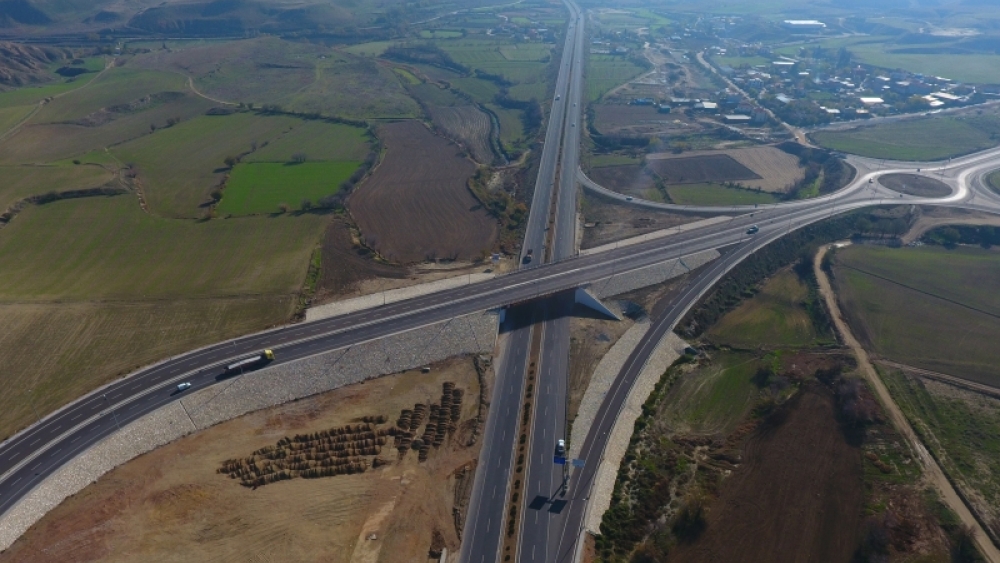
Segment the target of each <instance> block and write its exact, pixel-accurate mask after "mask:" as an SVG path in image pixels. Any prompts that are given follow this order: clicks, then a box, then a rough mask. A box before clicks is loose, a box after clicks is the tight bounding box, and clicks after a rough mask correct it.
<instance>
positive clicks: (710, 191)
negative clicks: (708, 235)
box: [667, 184, 779, 205]
mask: <svg viewBox="0 0 1000 563" xmlns="http://www.w3.org/2000/svg"><path fill="white" fill-rule="evenodd" d="M667 193H668V194H669V195H670V199H671V200H672V201H673V202H674V203H676V204H678V205H750V204H754V203H758V204H761V205H763V204H766V203H774V202H776V201H779V199H778V198H777V197H775V196H774V195H773V194H771V193H768V192H755V191H751V190H742V189H739V188H729V187H726V186H723V185H722V184H679V185H673V186H667Z"/></svg>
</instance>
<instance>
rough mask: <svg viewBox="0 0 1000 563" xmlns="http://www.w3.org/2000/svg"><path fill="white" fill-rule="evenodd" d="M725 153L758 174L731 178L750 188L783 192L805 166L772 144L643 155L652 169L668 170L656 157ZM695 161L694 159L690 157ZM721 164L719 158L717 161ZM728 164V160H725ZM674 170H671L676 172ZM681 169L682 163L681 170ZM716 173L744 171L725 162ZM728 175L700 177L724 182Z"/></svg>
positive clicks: (675, 158)
mask: <svg viewBox="0 0 1000 563" xmlns="http://www.w3.org/2000/svg"><path fill="white" fill-rule="evenodd" d="M702 156H707V157H712V158H713V159H714V158H718V157H728V158H731V159H733V160H735V161H736V162H737V163H739V164H740V165H742V166H744V167H745V168H746V169H748V170H749V171H750V172H751V173H752V174H755V175H757V176H758V178H756V179H754V178H743V179H739V178H731V179H732V180H738V181H739V183H740V185H742V186H744V187H747V188H751V189H760V190H762V191H765V192H772V193H784V192H787V191H788V188H789V186H792V185H794V184H795V183H796V182H799V181H800V180H802V179H803V178H804V177H805V169H804V168H802V166H800V165H799V159H798V158H796V157H795V156H793V155H790V154H788V153H786V152H785V151H783V150H781V149H778V148H776V147H772V146H763V147H749V148H744V149H727V150H719V151H697V152H692V153H687V155H684V154H681V155H677V154H673V153H655V154H650V155H647V156H646V159H647V160H648V161H649V163H650V165H651V166H652V167H653V169H654V170H657V171H659V170H660V169H661V168H660V167H662V166H667V168H668V170H669V168H670V163H662V162H659V161H665V160H666V161H669V160H675V161H676V160H681V161H682V163H683V161H684V159H687V158H697V157H702ZM693 162H695V163H697V161H693ZM720 164H721V161H720ZM726 164H728V163H726ZM677 173H678V172H675V174H677ZM680 173H683V166H682V171H681V172H680ZM716 173H718V174H727V173H729V174H734V175H735V174H737V173H742V174H744V175H746V173H745V172H743V171H741V170H739V169H734V170H733V171H732V172H730V169H729V168H727V167H726V166H722V167H720V168H719V171H718V172H716ZM731 179H730V178H721V177H712V178H707V179H705V180H704V181H708V182H725V181H731Z"/></svg>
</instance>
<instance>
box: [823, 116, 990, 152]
mask: <svg viewBox="0 0 1000 563" xmlns="http://www.w3.org/2000/svg"><path fill="white" fill-rule="evenodd" d="M998 130H1000V120H998V118H997V116H995V115H990V116H979V117H972V116H970V117H966V118H956V117H934V118H927V119H913V120H906V121H894V122H892V123H886V124H880V125H872V126H867V127H859V128H856V129H848V130H842V131H841V130H838V131H817V132H815V133H813V134H812V138H813V140H814V141H815V142H817V143H818V144H820V145H822V146H824V147H826V148H829V149H833V150H838V151H843V152H846V153H851V154H857V155H860V156H867V157H871V158H886V159H892V160H918V161H929V160H941V159H945V158H950V157H954V156H960V155H964V154H968V153H972V152H976V151H979V150H983V149H988V148H990V147H994V146H996V145H997V141H996V139H995V138H994V135H995V134H996V132H997V131H998Z"/></svg>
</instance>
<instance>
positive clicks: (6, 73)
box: [0, 2, 71, 87]
mask: <svg viewBox="0 0 1000 563" xmlns="http://www.w3.org/2000/svg"><path fill="white" fill-rule="evenodd" d="M5 7H6V3H4V2H0V21H2V20H3V18H4V17H5V16H4V13H3V10H4V9H5ZM70 56H71V54H70V53H69V51H66V50H63V49H55V48H52V47H35V46H32V45H21V44H18V43H11V42H9V41H0V85H3V86H12V87H18V86H25V85H28V84H36V83H39V82H45V81H48V80H51V76H52V75H51V74H50V73H49V70H48V69H49V65H51V64H52V63H54V62H56V61H59V60H61V59H66V58H69V57H70Z"/></svg>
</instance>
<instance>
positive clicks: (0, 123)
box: [0, 106, 35, 135]
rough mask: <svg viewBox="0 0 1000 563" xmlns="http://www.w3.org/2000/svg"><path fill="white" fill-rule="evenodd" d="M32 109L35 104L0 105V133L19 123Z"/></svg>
mask: <svg viewBox="0 0 1000 563" xmlns="http://www.w3.org/2000/svg"><path fill="white" fill-rule="evenodd" d="M33 109H35V106H10V107H0V135H3V134H4V133H6V132H7V131H8V130H10V129H11V128H12V127H14V126H15V125H17V124H18V123H20V122H21V121H22V120H23V119H24V118H25V117H27V116H28V114H30V113H31V111H32V110H33Z"/></svg>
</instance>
